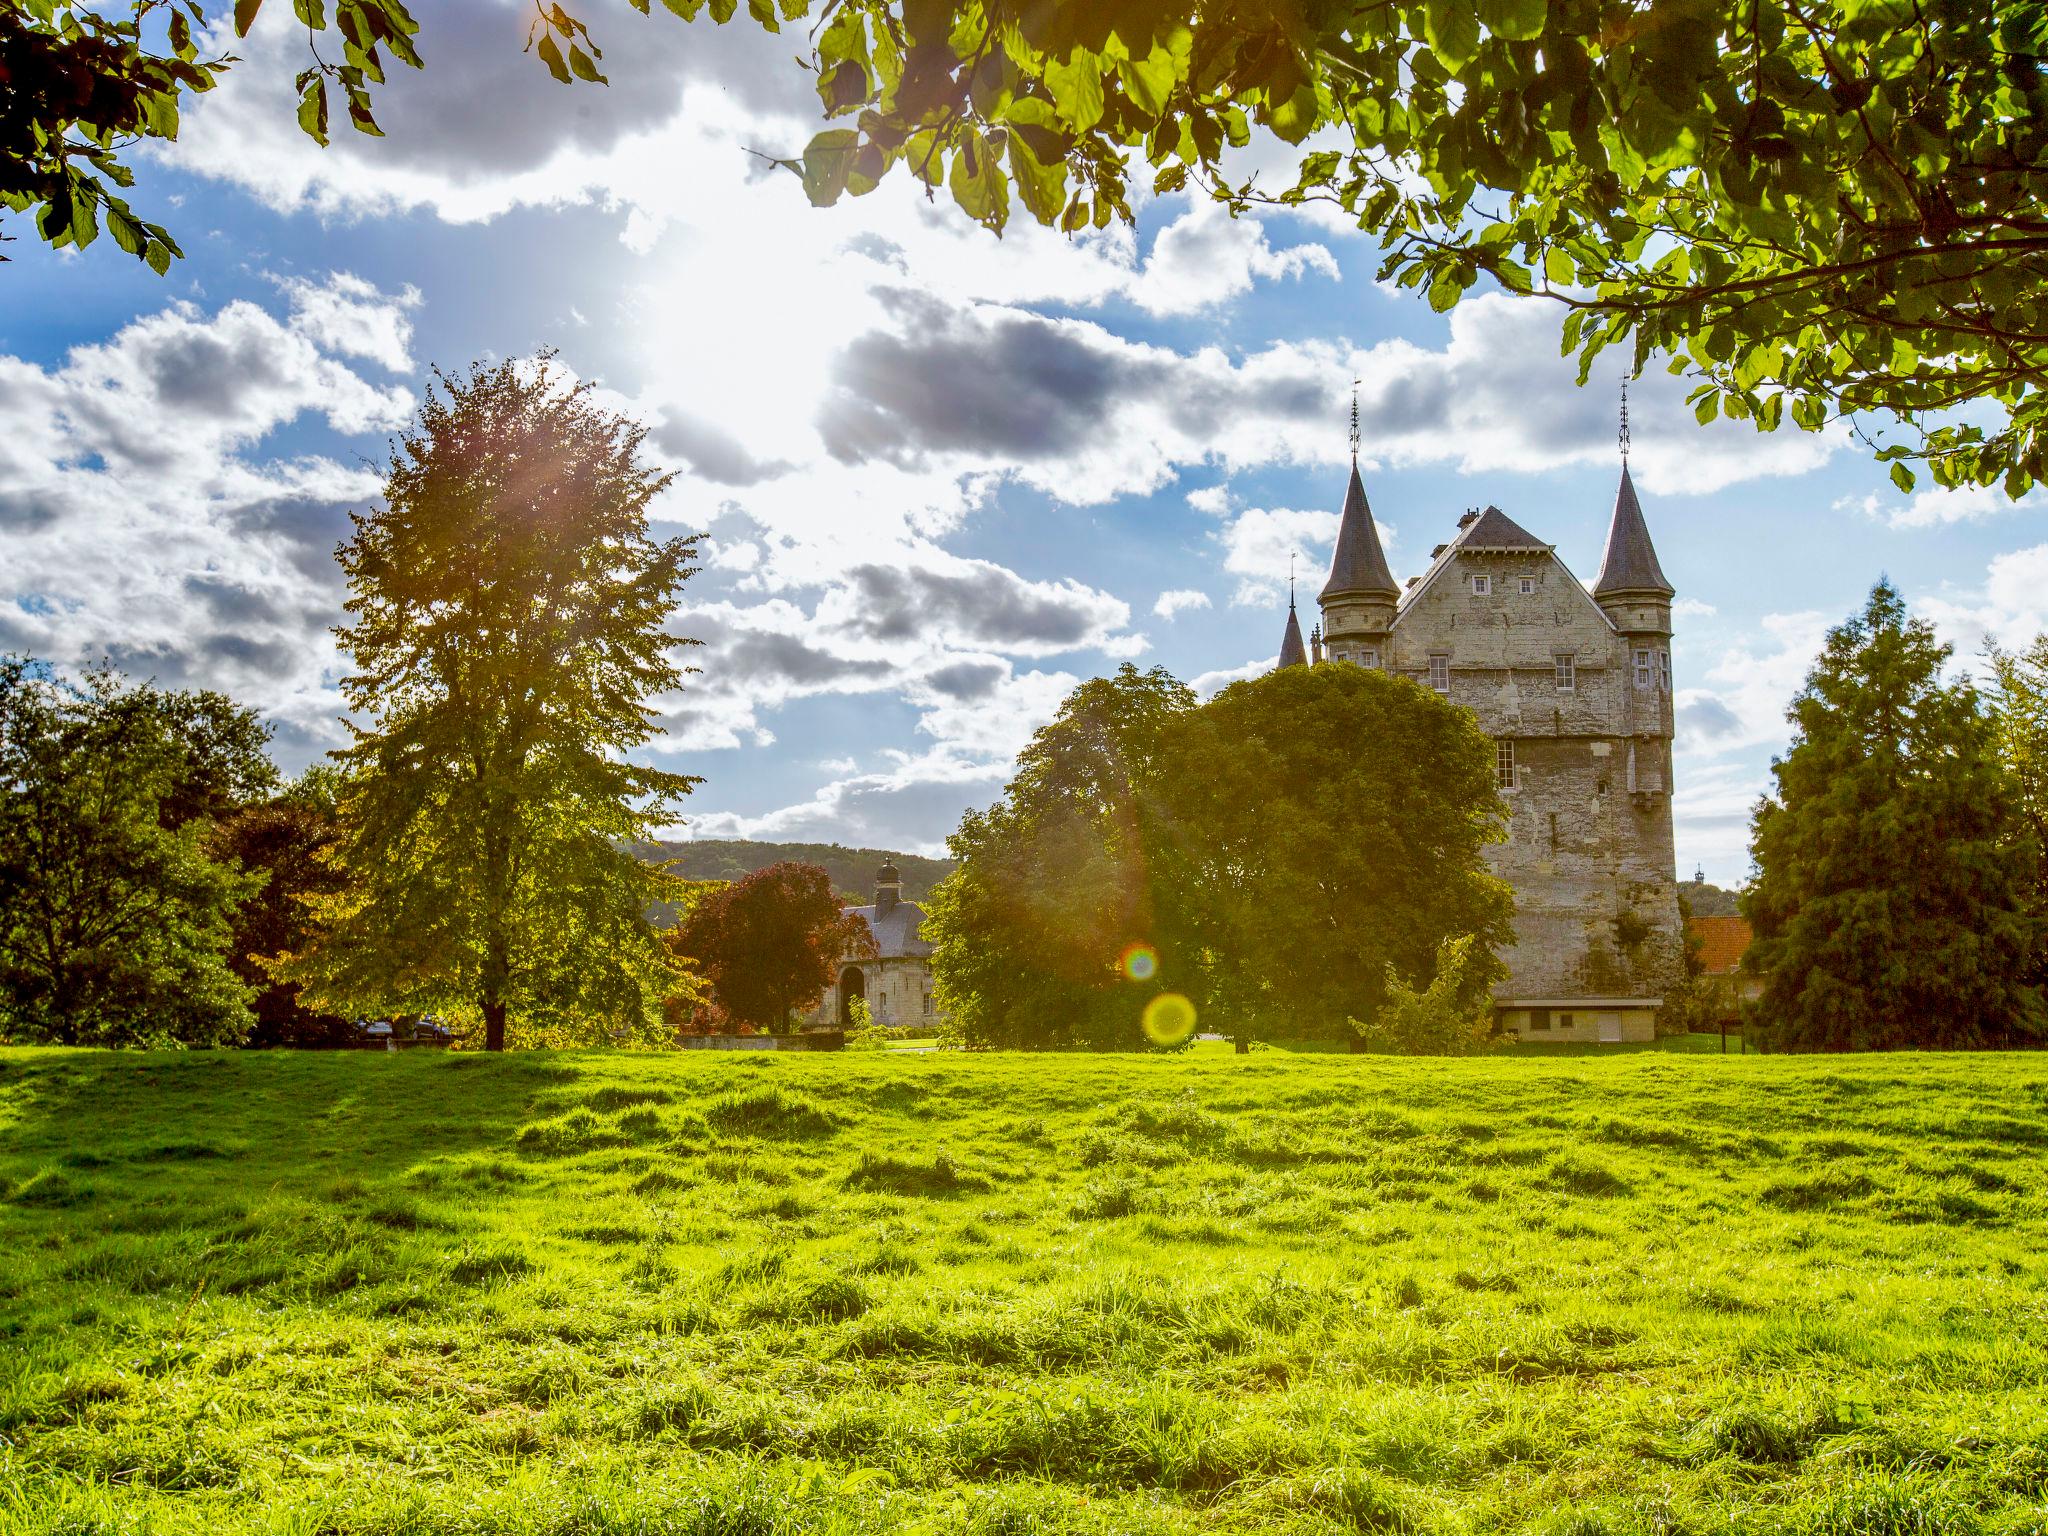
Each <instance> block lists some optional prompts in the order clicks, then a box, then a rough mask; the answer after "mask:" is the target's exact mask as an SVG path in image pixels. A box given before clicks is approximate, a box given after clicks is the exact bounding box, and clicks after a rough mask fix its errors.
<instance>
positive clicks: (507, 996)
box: [282, 356, 697, 1050]
mask: <svg viewBox="0 0 2048 1536" xmlns="http://www.w3.org/2000/svg"><path fill="white" fill-rule="evenodd" d="M644 435H645V434H644V430H643V429H642V428H641V427H639V426H638V425H636V424H635V423H633V422H630V421H628V420H626V419H625V418H623V417H620V416H617V415H614V414H612V413H610V412H607V411H604V410H602V409H600V408H599V407H598V406H597V405H596V404H595V403H594V402H593V401H592V400H591V398H590V394H589V389H588V386H586V385H581V384H579V385H574V386H569V385H567V384H565V382H564V380H563V379H562V376H561V374H560V372H559V370H557V369H556V368H555V367H553V366H552V363H551V360H550V359H549V358H548V357H545V356H544V357H542V358H541V359H540V361H539V363H538V364H537V365H536V364H530V363H502V364H499V365H498V366H496V367H493V368H489V369H486V368H483V367H481V366H477V367H472V368H471V370H470V371H469V373H468V374H467V375H465V376H461V377H453V378H451V377H448V376H445V375H443V376H442V377H441V379H440V387H439V388H438V389H436V390H434V391H432V392H430V394H429V397H428V400H427V403H426V405H425V406H424V407H423V409H422V411H421V414H420V419H419V422H418V424H417V426H416V427H415V428H414V430H413V431H412V432H411V433H410V434H408V435H407V436H406V437H404V438H403V439H402V440H401V441H400V443H399V444H398V447H397V450H396V452H395V453H394V456H393V459H392V464H391V472H390V478H389V480H388V481H387V484H386V489H385V505H384V506H383V507H381V508H379V509H377V510H375V511H371V512H364V513H357V514H355V515H354V522H355V534H354V536H353V537H352V538H351V539H350V540H349V541H348V542H347V543H346V544H344V545H343V546H342V548H341V551H340V559H341V565H342V570H343V572H344V573H345V574H346V575H347V577H348V583H349V590H350V597H349V601H348V603H347V609H348V612H349V613H350V614H351V615H353V617H354V622H353V623H352V624H349V625H346V626H344V627H343V628H341V629H340V630H338V631H337V633H338V635H339V637H340V640H341V645H342V648H343V649H344V650H345V651H346V652H347V653H348V655H349V656H350V657H351V658H352V659H353V660H354V662H355V665H356V668H357V670H356V672H355V673H354V674H353V675H352V676H350V677H348V678H347V679H345V680H344V682H343V684H342V688H343V693H344V696H345V697H346V698H347V700H348V702H349V704H350V706H351V707H352V708H353V709H355V710H356V711H357V712H358V714H359V715H360V716H361V717H362V719H363V720H364V721H366V722H367V723H365V724H361V725H353V724H352V725H351V727H350V729H351V730H352V731H353V732H354V738H355V739H354V741H353V743H352V744H351V745H350V746H349V747H347V748H346V749H345V750H343V751H342V752H340V753H338V754H337V755H338V756H339V757H340V758H341V760H342V762H343V764H344V766H345V768H346V769H347V773H348V777H347V780H346V785H345V788H344V789H343V791H342V795H341V800H340V814H341V820H342V823H343V829H344V830H343V837H342V841H341V843H340V845H339V849H338V858H339V861H340V864H341V866H342V868H343V869H344V871H345V872H346V873H347V875H348V877H349V883H348V887H347V889H346V890H345V891H343V892H342V893H341V894H339V895H336V896H333V897H329V898H326V899H324V900H323V901H321V902H320V903H319V904H318V909H317V910H318V912H319V915H320V917H321V919H322V929H321V932H320V933H319V935H318V936H317V938H316V939H315V940H314V941H313V943H312V944H311V945H310V946H309V947H308V948H307V949H306V950H304V951H303V952H301V953H300V954H299V955H297V956H296V957H294V958H293V960H292V961H291V962H290V963H288V964H287V965H286V966H285V967H284V968H283V970H282V974H283V975H285V976H286V977H287V978H289V979H296V980H299V981H301V982H302V983H304V984H305V990H306V992H307V994H308V1000H309V1001H311V1002H313V1003H314V1004H316V1005H320V1004H323V1003H324V1004H325V1005H326V1006H332V1007H336V1008H356V1007H362V1006H365V1005H375V1006H381V1007H384V1008H389V1009H393V1010H398V1009H405V1010H434V1011H442V1010H450V1009H456V1010H462V1011H465V1012H471V1013H473V1014H474V1015H476V1016H478V1017H480V1018H481V1020H482V1023H483V1026H484V1044H485V1046H486V1048H487V1049H490V1050H502V1049H503V1048H504V1046H505V1044H506V1041H507V1037H508V1036H507V1029H508V1020H509V1019H511V1018H512V1017H514V1016H515V1015H516V1016H517V1017H518V1019H519V1021H520V1022H521V1024H522V1026H523V1028H524V1030H525V1033H526V1035H527V1037H528V1038H540V1039H546V1040H549V1041H551V1042H553V1041H567V1040H577V1039H592V1038H596V1039H604V1040H609V1041H612V1042H614V1043H623V1042H625V1041H629V1040H643V1039H649V1038H653V1037H654V1036H655V1035H656V1033H657V1032H658V1031H659V1030H660V1023H659V1019H660V1011H659V997H660V994H661V992H662V991H664V990H666V988H665V986H664V979H665V978H664V975H663V973H664V970H665V968H666V964H667V962H666V961H665V960H664V958H663V952H662V950H661V948H660V945H659V944H658V943H657V940H656V936H655V934H654V931H653V929H652V928H651V927H650V925H649V923H648V921H647V916H646V913H647V909H648V906H649V904H650V903H651V902H654V901H656V900H658V899H660V897H661V896H662V895H664V894H669V893H672V887H673V882H672V881H670V880H668V879H667V877H665V876H664V874H663V873H662V872H661V871H660V870H658V869H656V868H654V867H652V866H649V865H648V864H646V863H644V862H643V861H642V860H640V859H638V858H636V857H635V856H634V854H633V852H632V851H631V850H632V846H633V845H634V844H636V843H640V842H644V841H645V840H647V839H648V838H649V837H650V836H651V835H652V833H653V831H654V829H655V827H656V826H657V824H659V823H660V822H661V821H663V820H666V819H668V817H667V816H666V815H665V814H664V813H665V812H667V811H668V810H669V809H670V808H671V807H672V806H673V805H674V803H675V802H676V800H677V799H678V798H679V797H680V796H682V795H684V794H686V793H687V792H688V791H689V790H690V788H691V786H692V785H693V784H695V783H696V782H697V781H696V780H695V779H693V778H691V777H689V776H687V775H683V774H678V773H670V772H666V771H663V770H660V769H656V768H651V767H646V766H643V765H641V764H638V763H635V762H632V761H631V760H630V759H629V758H628V756H627V754H628V753H629V752H631V751H632V750H633V749H634V748H637V747H639V746H641V745H643V744H644V743H645V742H647V741H648V740H649V738H650V737H652V736H653V735H654V725H653V711H652V709H651V707H650V703H649V701H650V700H651V699H652V698H653V697H654V696H655V695H657V694H660V693H663V692H666V691H669V690H672V689H675V688H677V687H679V686H680V685H681V682H682V671H681V669H680V668H679V667H678V666H677V665H676V662H675V660H674V659H673V657H672V655H671V652H672V651H673V649H674V648H675V647H677V646H678V645H682V644H686V643H688V642H685V641H681V640H678V639H677V638H676V637H675V636H673V635H671V634H669V633H668V632H667V630H666V627H665V626H666V624H667V622H668V619H669V617H670V615H671V614H672V613H673V612H674V611H675V607H676V602H677V595H678V592H679V590H680V588H681V587H682V584H683V582H684V580H685V579H686V578H687V577H688V576H689V575H690V574H691V571H692V568H691V566H690V565H689V560H690V557H691V555H692V554H693V553H694V545H693V543H692V541H691V540H688V539H671V540H668V541H666V542H656V541H654V540H653V539H651V538H650V537H649V536H648V532H647V508H648V504H649V503H650V502H651V501H652V500H653V499H654V497H655V496H656V495H657V494H659V492H660V491H661V490H662V488H663V487H664V486H666V485H667V484H668V483H669V478H670V477H669V476H667V475H664V474H662V473H660V472H658V471H656V470H654V469H652V468H649V467H648V466H647V465H645V464H643V463H642V462H641V459H640V447H641V441H642V438H643V437H644Z"/></svg>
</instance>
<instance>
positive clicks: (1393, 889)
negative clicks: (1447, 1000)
mask: <svg viewBox="0 0 2048 1536" xmlns="http://www.w3.org/2000/svg"><path fill="white" fill-rule="evenodd" d="M1493 760H1494V748H1493V744H1492V742H1491V741H1489V740H1488V738H1487V737H1486V736H1485V735H1484V734H1483V733H1482V732H1481V731H1480V729H1479V726H1478V723H1477V722H1476V720H1475V719H1474V718H1473V716H1472V714H1471V712H1470V711H1469V710H1464V709H1459V708H1457V707H1455V706H1453V705H1451V704H1449V703H1448V702H1446V701H1445V700H1444V699H1443V698H1441V697H1440V696H1438V695H1437V694H1435V693H1433V692H1431V691H1430V690H1429V689H1427V688H1424V687H1421V686H1420V685H1419V684H1417V683H1415V682H1413V681H1412V680H1410V679H1407V678H1401V677H1395V676H1393V675H1392V674H1390V673H1387V672H1382V671H1379V670H1378V669H1376V668H1368V667H1356V666H1346V665H1336V664H1331V665H1324V666H1315V667H1281V668H1279V669H1278V670H1276V671H1273V672H1268V673H1266V674H1265V675H1264V676H1262V677H1255V678H1250V679H1247V680H1245V681H1243V682H1238V683H1232V684H1231V685H1230V686H1229V687H1228V688H1225V689H1224V690H1223V691H1222V692H1221V693H1219V694H1217V695H1216V697H1215V698H1213V699H1211V700H1210V701H1209V702H1208V703H1207V704H1205V705H1204V706H1202V708H1201V709H1200V710H1199V711H1197V712H1195V714H1194V715H1193V716H1192V717H1191V718H1190V719H1189V720H1188V721H1187V722H1186V724H1185V726H1184V728H1183V729H1181V730H1180V731H1179V732H1177V733H1176V735H1175V738H1174V742H1173V750H1172V752H1171V754H1170V763H1171V769H1170V772H1171V779H1172V791H1171V804H1172V807H1173V812H1174V814H1173V817H1172V827H1173V831H1174V839H1173V843H1172V848H1173V856H1174V860H1175V866H1176V867H1175V871H1174V873H1175V879H1174V888H1175V889H1176V890H1178V891H1181V892H1184V893H1187V909H1188V919H1187V921H1188V925H1189V927H1190V930H1191V932H1192V934H1193V936H1194V938H1195V941H1196V946H1197V952H1198V953H1199V955H1200V956H1201V963H1202V968H1203V971H1204V973H1205V983H1204V990H1205V992H1206V993H1207V995H1208V998H1209V1001H1210V1003H1211V1006H1212V1008H1213V1009H1214V1010H1215V1012H1216V1015H1217V1016H1218V1017H1219V1018H1220V1019H1228V1020H1231V1021H1233V1027H1242V1026H1248V1025H1258V1024H1262V1025H1264V1026H1265V1027H1266V1028H1267V1029H1268V1030H1281V1031H1285V1032H1286V1033H1290V1034H1314V1035H1327V1036H1342V1035H1344V1034H1345V1033H1347V1026H1346V1023H1345V1021H1346V1020H1347V1018H1349V1019H1359V1020H1368V1019H1371V1018H1373V1017H1374V1016H1375V1015H1376V1014H1377V1013H1378V1012H1379V1011H1380V1010H1381V1008H1382V1007H1383V1005H1384V1004H1385V1003H1386V1001H1387V987H1388V977H1389V975H1390V974H1391V975H1393V976H1396V977H1399V978H1401V979H1402V980H1403V981H1404V982H1406V983H1407V984H1409V985H1410V986H1413V987H1415V988H1418V989H1425V990H1426V989H1427V988H1428V986H1429V985H1430V983H1431V982H1432V980H1433V979H1434V978H1435V976H1436V974H1437V965H1438V958H1439V955H1440V953H1442V952H1443V946H1444V944H1445V943H1446V941H1447V940H1457V939H1461V938H1464V937H1466V936H1471V937H1472V938H1473V939H1474V941H1475V942H1474V943H1473V944H1471V945H1469V946H1466V947H1465V948H1464V949H1462V950H1459V951H1458V956H1459V959H1458V983H1457V987H1456V991H1457V1001H1458V1003H1459V1004H1461V1005H1463V1006H1465V1007H1467V1008H1472V1007H1475V1006H1478V1005H1480V1004H1481V1003H1482V1002H1483V1000H1484V998H1485V996H1486V994H1487V992H1488V990H1489V989H1490V987H1491V985H1492V984H1493V983H1494V982H1495V981H1496V980H1498V979H1499V978H1500V976H1501V975H1502V974H1503V972H1502V968H1501V964H1500V962H1499V960H1498V959H1497V958H1496V957H1495V955H1494V950H1495V949H1496V948H1497V947H1499V946H1501V945H1504V944H1506V943H1507V942H1508V940H1509V938H1510V934H1511V917H1512V914H1513V910H1514V903H1513V896H1512V893H1511V892H1510V891H1509V889H1508V887H1507V885H1506V884H1505V883H1504V882H1503V881H1501V880H1500V879H1499V878H1498V877H1496V876H1495V875H1493V874H1492V873H1491V872H1490V871H1489V870H1488V868H1487V866H1486V863H1485V858H1484V849H1485V846H1486V845H1487V844H1488V843H1489V842H1492V841H1495V840H1497V839H1498V838H1499V837H1500V836H1501V835H1502V834H1503V832H1504V830H1505V812H1504V811H1503V809H1502V806H1501V800H1500V795H1499V792H1498V791H1497V790H1496V788H1495V786H1494V763H1493Z"/></svg>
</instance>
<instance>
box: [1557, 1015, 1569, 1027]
mask: <svg viewBox="0 0 2048 1536" xmlns="http://www.w3.org/2000/svg"><path fill="white" fill-rule="evenodd" d="M1557 1027H1558V1028H1559V1029H1570V1028H1571V1027H1572V1016H1571V1015H1570V1014H1568V1013H1560V1014H1559V1015H1558V1016H1557Z"/></svg>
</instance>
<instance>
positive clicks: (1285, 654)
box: [1280, 603, 1308, 667]
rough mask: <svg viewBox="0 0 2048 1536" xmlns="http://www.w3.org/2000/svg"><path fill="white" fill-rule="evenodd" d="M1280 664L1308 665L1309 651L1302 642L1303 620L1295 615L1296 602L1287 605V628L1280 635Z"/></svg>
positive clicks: (1292, 665)
mask: <svg viewBox="0 0 2048 1536" xmlns="http://www.w3.org/2000/svg"><path fill="white" fill-rule="evenodd" d="M1280 665H1281V666H1283V667H1305V666H1307V665H1308V651H1307V650H1306V649H1304V648H1303V646H1302V643H1301V621H1300V620H1299V619H1297V618H1296V617H1295V616H1294V604H1292V603H1289V604H1288V605H1287V628H1286V629H1285V630H1283V631H1282V632H1281V635H1280Z"/></svg>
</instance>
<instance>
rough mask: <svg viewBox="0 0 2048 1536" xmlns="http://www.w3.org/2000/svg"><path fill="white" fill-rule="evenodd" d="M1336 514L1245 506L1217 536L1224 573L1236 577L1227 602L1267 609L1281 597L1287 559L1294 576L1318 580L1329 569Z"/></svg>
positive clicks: (1283, 591)
mask: <svg viewBox="0 0 2048 1536" xmlns="http://www.w3.org/2000/svg"><path fill="white" fill-rule="evenodd" d="M1338 522H1339V517H1338V514H1337V513H1335V512H1311V511H1302V510H1296V509H1292V508H1287V507H1271V508H1268V507H1247V508H1245V510H1244V511H1242V512H1240V513H1238V514H1237V515H1236V516H1235V517H1233V518H1232V519H1231V520H1230V523H1229V525H1228V526H1227V527H1225V528H1224V529H1223V530H1222V531H1221V532H1220V533H1218V534H1217V535H1216V538H1217V541H1218V542H1219V543H1221V544H1222V546H1223V569H1224V570H1225V571H1227V572H1229V573H1230V574H1231V575H1233V576H1236V577H1238V578H1239V580H1238V584H1237V591H1236V592H1235V593H1233V594H1232V595H1231V599H1230V600H1231V602H1233V603H1236V604H1239V605H1242V606H1248V607H1256V606H1270V605H1271V604H1274V603H1277V602H1278V601H1280V600H1281V598H1282V597H1284V596H1285V594H1286V591H1287V571H1288V564H1289V557H1290V556H1298V557H1299V558H1298V559H1297V560H1295V561H1294V565H1295V567H1296V575H1297V576H1299V577H1306V578H1311V580H1312V585H1313V586H1320V585H1321V582H1320V580H1319V579H1316V578H1319V577H1320V575H1321V573H1322V571H1323V569H1324V568H1325V567H1327V566H1328V565H1329V563H1330V562H1329V549H1330V547H1331V545H1332V544H1334V543H1335V541H1336V538H1337V524H1338Z"/></svg>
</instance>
